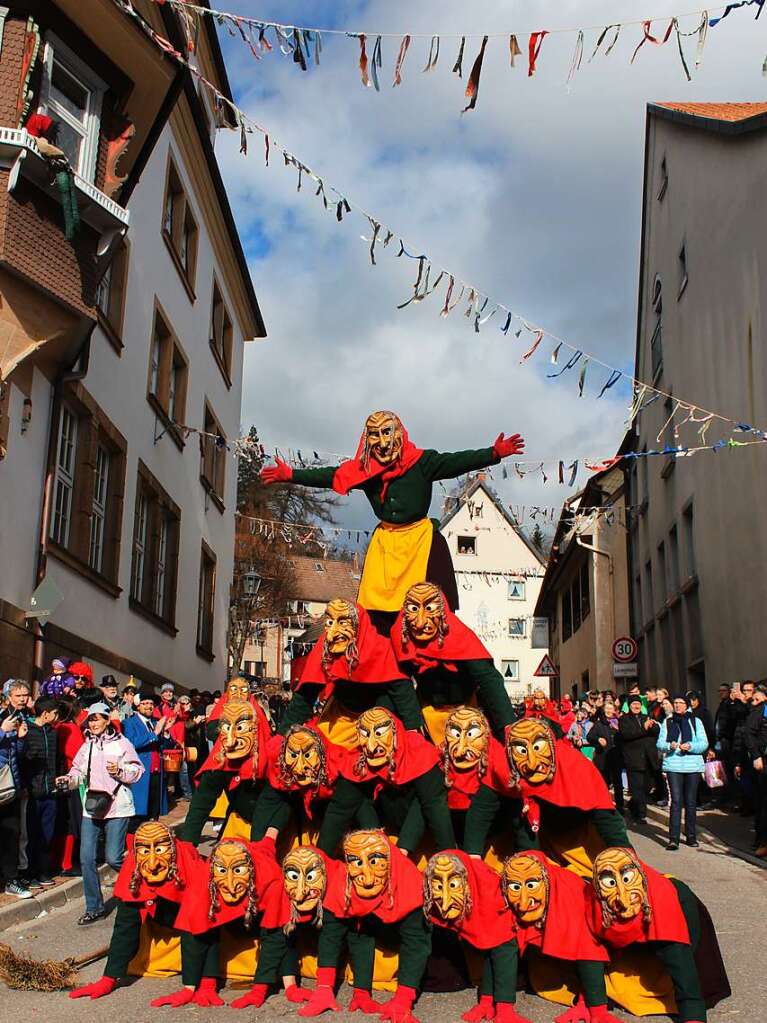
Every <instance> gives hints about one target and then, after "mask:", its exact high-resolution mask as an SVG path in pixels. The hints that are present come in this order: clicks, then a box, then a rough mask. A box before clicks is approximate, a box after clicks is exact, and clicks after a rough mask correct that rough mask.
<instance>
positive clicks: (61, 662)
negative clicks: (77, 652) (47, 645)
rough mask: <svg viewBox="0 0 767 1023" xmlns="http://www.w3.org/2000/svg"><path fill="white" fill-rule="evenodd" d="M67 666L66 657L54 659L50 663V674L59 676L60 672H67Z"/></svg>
mask: <svg viewBox="0 0 767 1023" xmlns="http://www.w3.org/2000/svg"><path fill="white" fill-rule="evenodd" d="M67 664H68V661H67V659H66V657H54V658H53V660H52V661H51V669H52V674H55V675H60V674H61V672H63V671H66V670H67Z"/></svg>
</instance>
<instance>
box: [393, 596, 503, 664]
mask: <svg viewBox="0 0 767 1023" xmlns="http://www.w3.org/2000/svg"><path fill="white" fill-rule="evenodd" d="M403 615H404V612H403V611H400V613H399V614H398V615H397V619H396V621H395V622H394V625H393V626H392V629H391V642H392V646H393V647H394V653H395V655H396V657H397V660H398V661H399V663H400V664H407V665H415V668H416V670H417V671H419V672H420V671H426V670H427V669H429V668H436V667H437V666H438V665H439V664H444V665H445V666H446V667H447V668H449V669H451V670H452V671H457V668H455V663H456V662H458V661H492V659H493V657H492V654H491V653H489V651H488V650H487V648H486V647H485V646H484V644H483V643H482V642H481V640H480V639H479V637H478V636H477V634H476V633H475V632H473V631H472V630H471V629H470V628H469V626H468V625H464V623H463V622H462V621H461V619H460V618H459V617H458V616H457V615H455V614H453V612H452V611H451V610H450V608H449V607H448V606H447V604H445V616H446V619H447V635H446V636H443V637H442V645H441V646H440V643H439V640H438V639H433V640H432V641H431V642H430V643H416V642H415V641H414V640H412V639H408V641H407V643H404V642H403V639H402V635H403V632H402V630H403V622H402V618H403Z"/></svg>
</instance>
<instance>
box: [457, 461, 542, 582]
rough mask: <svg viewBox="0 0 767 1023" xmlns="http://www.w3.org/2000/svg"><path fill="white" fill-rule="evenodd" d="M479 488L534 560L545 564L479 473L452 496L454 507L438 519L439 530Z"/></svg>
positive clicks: (538, 552)
mask: <svg viewBox="0 0 767 1023" xmlns="http://www.w3.org/2000/svg"><path fill="white" fill-rule="evenodd" d="M480 489H481V490H484V492H485V494H486V495H487V497H488V499H489V500H490V501H492V503H493V504H494V505H495V507H496V508H497V509H498V511H499V512H500V513H501V515H502V516H503V518H504V519H505V520H506V522H507V523H508V524H509V526H511V528H512V529H513V530H514V532H515V533H516V534H517V536H518V537H519V539H520V540H521V541H522V543H523V544H524V545H525V547H527V549H528V550H529V551H530V553H531V554H532V555H533V557H534V558H535V560H536V561H537V562H538V563H539V564H541V565H545V564H546V559H545V558H544V557H543V555H542V554H541V552H540V551H539V550H536V548H535V547H534V546H533V545H532V543H531V542H530V541H529V540H528V538H527V536H526V535H525V533H524V531H523V529H522V527H521V526H520V525H519V523H518V522H517V520H516V519H515V518H513V516H511V515H510V514H509V513H508V511H507V510H506V508H504V506H503V505H502V504H501V499H500V497H499V496H498V495H497V494H496V492H495V491H494V490H493V489H492V487H490V486H488V483H487V480H486V479H485V477H484V476H481V475H480V476H476V477H475V478H474V479H473V480H472V482H471V483H469V484H468V485H467V486H466V487H464V489H463V490H461V492H460V493H459V494H458V497H457V498H453V500H454V501H455V507H454V508H452V509H451V510H450V511H449V512H448V513H447V514H446V515H444V516H443V517H442V519H441V520H440V523H439V529H440V532H442V530H443V529H444V528H445V526H446V525H447V524H448V523H449V522H450V521H451V520H452V519H453V518H455V516H456V515H457V514H458V512H459V511H460V510H461V508H462V507H463V506H464V504H466V502H467V501H468V500H469V499H470V498H471V497H473V496H474V494H476V492H477V491H478V490H480Z"/></svg>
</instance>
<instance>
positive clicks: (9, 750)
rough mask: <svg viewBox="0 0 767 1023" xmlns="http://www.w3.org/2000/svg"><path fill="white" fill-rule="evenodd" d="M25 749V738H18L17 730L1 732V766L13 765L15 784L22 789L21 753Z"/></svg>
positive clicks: (19, 789) (18, 788) (12, 771)
mask: <svg viewBox="0 0 767 1023" xmlns="http://www.w3.org/2000/svg"><path fill="white" fill-rule="evenodd" d="M23 751H24V740H23V739H18V738H17V737H16V733H15V732H0V767H5V766H6V764H10V766H11V776H12V777H13V784H14V785H15V786H16V789H17V790H18V791H21V788H22V785H23V782H22V778H21V770H20V768H19V755H20V754H21V753H22V752H23Z"/></svg>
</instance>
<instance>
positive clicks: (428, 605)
mask: <svg viewBox="0 0 767 1023" xmlns="http://www.w3.org/2000/svg"><path fill="white" fill-rule="evenodd" d="M447 631H448V624H447V613H446V611H445V597H444V595H443V593H442V590H441V589H440V588H439V586H435V585H434V583H415V585H414V586H411V587H410V589H409V590H408V591H407V593H406V594H405V601H404V603H403V605H402V642H403V645H404V646H407V644H408V642H410V641H412V642H413V643H421V644H426V643H431V641H432V640H434V639H436V640H437V641H438V642H439V644H440V646H441V645H442V642H443V639H444V637H445V636H446V635H447Z"/></svg>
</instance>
